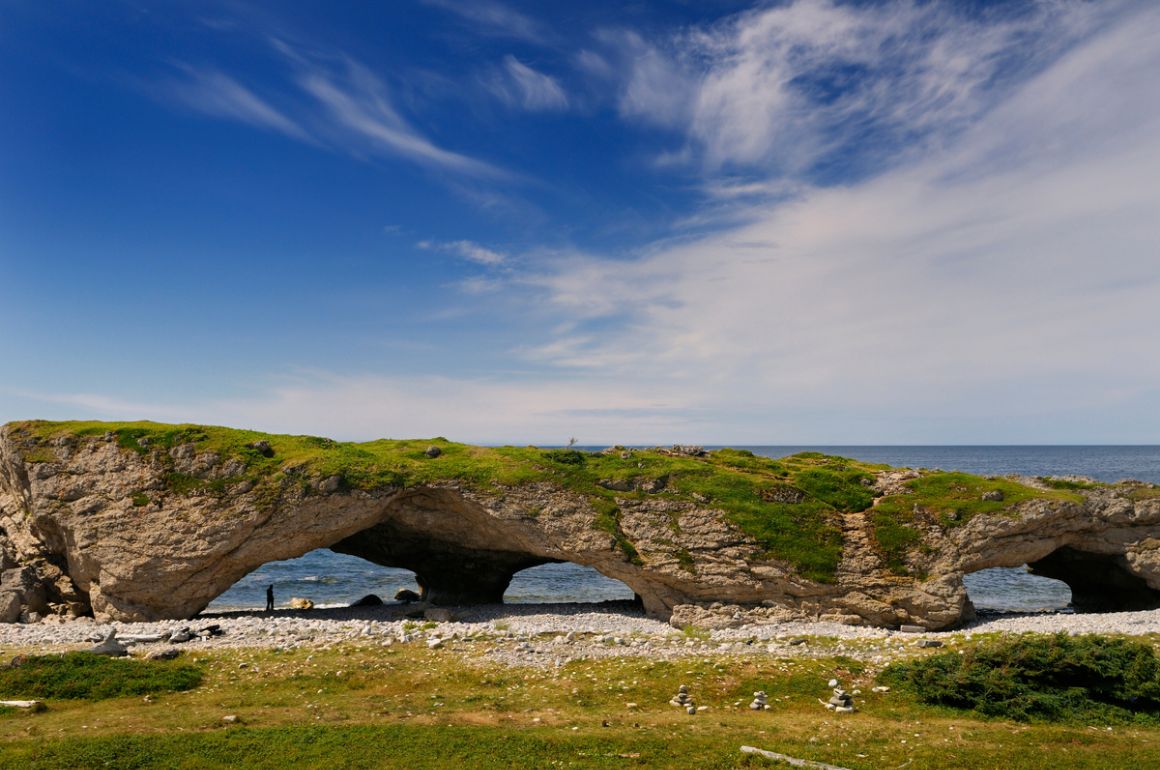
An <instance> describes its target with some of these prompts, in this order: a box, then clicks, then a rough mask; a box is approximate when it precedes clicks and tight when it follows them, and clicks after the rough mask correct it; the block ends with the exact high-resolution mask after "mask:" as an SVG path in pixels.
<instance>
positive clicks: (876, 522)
mask: <svg viewBox="0 0 1160 770" xmlns="http://www.w3.org/2000/svg"><path fill="white" fill-rule="evenodd" d="M905 486H906V488H907V493H906V494H901V495H892V496H890V497H886V498H883V499H881V500H879V502H878V505H876V506H875V507H874V510H873V514H872V515H871V521H872V523H873V526H874V534H875V537H876V538H877V540H878V544H879V547H880V548H881V549H882V552H883V554H884V556H885V558H886V563H887V566H888V567H889V568H890V569H891V570H892V571H894V572H896V573H897V574H907V573H908V572H909V571H910V566H909V563H908V558H907V557H908V556H909V554H910V553H912V552H913V550H914V549H915V547H916V546H918V545H919V543H920V542H921V540H922V532H921V527H923V526H931V527H937V528H940V529H943V530H948V529H952V528H954V527H961V526H962V525H964V524H966V523H967V522H968V521H970V520H971V519H972V518H974V517H975V516H979V515H982V514H986V515H1003V516H1017V515H1018V508H1019V506H1020V505H1021V504H1023V503H1026V502H1028V501H1030V500H1034V499H1047V500H1052V501H1054V502H1058V503H1068V502H1070V503H1077V504H1078V503H1081V502H1082V501H1083V497H1082V496H1081V495H1080V494H1079V493H1078V492H1077V491H1075V490H1073V489H1062V490H1059V489H1053V490H1047V491H1045V490H1041V489H1035V488H1033V487H1029V486H1027V485H1026V484H1020V483H1019V482H1016V481H1012V480H1010V479H997V478H983V477H981V476H972V475H970V474H967V473H957V472H946V471H937V472H932V473H928V474H926V475H923V476H920V477H919V478H916V479H911V480H910V481H907V482H906V483H905ZM988 492H1000V493H1002V499H1001V500H985V499H983V496H984V495H985V494H986V493H988Z"/></svg>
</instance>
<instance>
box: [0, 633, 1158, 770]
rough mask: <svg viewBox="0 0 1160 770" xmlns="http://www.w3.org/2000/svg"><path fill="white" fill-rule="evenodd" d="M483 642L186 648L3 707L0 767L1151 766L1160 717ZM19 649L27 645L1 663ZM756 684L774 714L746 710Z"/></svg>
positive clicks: (752, 659) (855, 667) (841, 671)
mask: <svg viewBox="0 0 1160 770" xmlns="http://www.w3.org/2000/svg"><path fill="white" fill-rule="evenodd" d="M490 644H492V642H490V641H488V640H486V639H480V640H475V641H459V642H455V643H454V645H453V646H452V647H451V648H444V649H439V650H430V649H427V648H426V646H425V645H422V644H410V645H398V644H396V645H393V646H391V647H380V646H369V645H368V646H349V645H348V646H341V647H335V648H332V649H316V650H305V649H300V650H287V651H277V650H219V651H211V652H200V653H198V652H194V653H187V654H186V655H183V656H182V658H180V659H179V660H177V661H174V662H173V663H171V664H166V665H169V666H183V667H188V666H193V667H196V668H197V669H198V670H200V672H201V674H202V676H201V682H200V685H198V686H195V687H194V688H193V689H189V690H185V691H177V692H174V691H168V692H162V691H158V692H155V693H152V694H145V695H141V694H140V690H139V689H138V690H134V692H135V693H136V694H134V695H131V696H114V697H103V699H101V700H92V699H71V700H70V699H64V698H48V699H46V700H47V705H48V708H47V710H45V711H43V712H40V713H26V712H23V711H16V710H9V711H6V712H4V713H2V714H0V768H42V767H43V768H79V767H86V768H87V767H116V768H134V767H167V768H203V767H225V766H233V767H256V768H266V767H269V768H286V767H347V768H446V767H454V766H456V765H462V766H464V767H469V768H506V767H536V768H539V767H596V768H604V767H613V768H634V767H680V768H729V767H773V766H776V765H775V763H772V762H770V761H768V760H764V759H760V758H757V757H749V756H743V755H742V754H741V753H740V752H739V747H740V746H742V745H743V744H748V745H754V746H758V747H760V748H765V749H768V750H771V751H777V752H781V753H784V754H789V755H791V756H795V757H801V758H806V759H812V760H816V761H823V762H829V763H831V764H835V765H839V766H842V767H847V768H851V770H870V769H871V768H873V769H874V770H879V769H880V768H895V767H906V768H910V769H911V770H921V769H922V768H980V769H982V768H986V769H988V770H990V769H991V768H996V767H1003V768H1005V769H1006V770H1020V769H1021V768H1028V769H1030V768H1043V769H1044V770H1047V769H1050V770H1058V769H1059V768H1107V767H1121V768H1139V767H1156V766H1160V727H1154V726H1139V725H1123V724H1116V725H1112V726H1107V725H1103V724H1084V723H1082V722H1079V723H1073V724H1067V725H1062V726H1061V725H1052V724H1043V723H1031V724H1025V723H1017V722H1011V721H1006V720H1001V719H988V718H984V717H980V716H974V715H971V713H972V712H960V711H956V710H952V709H950V708H948V707H943V706H927V705H923V704H921V703H920V702H919V701H918V700H917V699H916V698H915V697H914V696H912V695H910V694H908V693H907V692H905V691H902V690H900V689H898V688H895V689H894V690H892V691H890V692H888V693H873V692H871V687H872V686H873V685H874V683H875V681H876V679H875V677H876V675H877V673H878V672H877V671H875V670H872V669H868V668H866V667H865V666H864V664H862V663H859V662H857V661H855V660H852V659H850V658H845V657H841V656H833V657H823V658H820V659H794V660H780V659H776V658H774V657H772V656H764V655H752V656H747V657H728V656H717V655H711V654H710V655H709V656H707V657H696V658H687V659H683V660H680V661H676V662H659V661H655V660H649V659H642V658H617V659H610V660H604V661H580V662H573V663H569V664H566V665H564V666H562V667H560V668H555V667H549V668H507V667H501V666H499V665H497V664H491V663H488V662H486V661H485V659H484V658H482V656H481V654H482V653H483V652H484V651H485V650H486V649H487V647H488V646H489V645H490ZM823 646H824V645H823ZM16 652H27V651H20V650H13V649H8V650H0V655H3V660H5V661H7V659H8V658H9V657H10V656H11V655H12V654H14V653H16ZM136 665H139V664H136ZM183 670H184V669H183ZM830 677H837V678H838V679H840V680H841V681H842V682H843V684H844V685H845V686H846V687H847V688H848V689H855V688H857V689H860V690H861V691H862V692H861V694H860V695H859V696H857V703H858V706H859V708H860V710H859V711H858V712H857V713H855V714H850V715H835V714H833V713H831V712H828V711H826V710H825V709H824V708H822V706H821V705H820V704H819V703H818V700H817V699H818V698H823V699H824V698H827V697H828V696H829V694H830V693H829V688H828V687H827V680H828V679H829V678H830ZM158 681H160V682H167V681H169V677H168V676H161V677H159V678H158ZM680 684H687V685H689V688H690V692H691V694H692V695H693V697H694V698H695V699H696V701H697V703H698V704H699V705H703V706H708V707H709V708H708V709H707V710H705V711H703V712H701V713H699V714H697V715H696V716H689V715H687V714H685V713H684V712H683V711H681V710H679V709H677V708H674V707H672V706H670V705H668V703H667V701H668V699H669V698H670V697H671V696H672V695H673V694H674V693H675V692H676V691H677V687H678V686H679V685H680ZM158 687H159V688H161V689H164V688H163V687H162V686H161V685H158ZM169 689H170V690H172V687H170V688H169ZM757 689H763V690H765V691H766V692H767V693H769V696H770V704H771V706H772V708H771V709H770V710H769V711H763V712H753V711H750V710H749V709H748V708H746V706H747V704H748V703H749V701H750V700H751V697H752V693H753V691H754V690H757ZM20 696H21V693H19V692H11V691H6V692H3V693H0V697H3V698H16V697H20ZM630 704H635V705H630ZM227 715H234V716H236V717H238V721H237V722H236V723H227V722H225V721H223V717H225V716H227Z"/></svg>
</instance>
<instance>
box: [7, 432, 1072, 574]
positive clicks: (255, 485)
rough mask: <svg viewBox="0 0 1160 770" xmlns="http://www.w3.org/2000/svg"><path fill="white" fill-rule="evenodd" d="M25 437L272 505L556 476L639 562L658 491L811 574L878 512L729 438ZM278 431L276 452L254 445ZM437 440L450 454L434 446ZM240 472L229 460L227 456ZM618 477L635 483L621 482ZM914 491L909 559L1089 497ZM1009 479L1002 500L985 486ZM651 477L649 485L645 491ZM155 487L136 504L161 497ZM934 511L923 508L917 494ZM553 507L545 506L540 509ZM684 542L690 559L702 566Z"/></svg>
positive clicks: (855, 493) (849, 466)
mask: <svg viewBox="0 0 1160 770" xmlns="http://www.w3.org/2000/svg"><path fill="white" fill-rule="evenodd" d="M9 430H10V431H11V433H12V435H13V436H15V437H16V438H17V439H18V440H19V439H23V441H22V445H21V446H22V450H21V451H22V452H23V453H24V455H25V457H35V458H36V459H37V461H39V462H51V461H53V459H55V450H54V445H53V441H54V440H56V439H59V438H62V437H63V438H66V439H67V438H68V437H70V436H71V437H73V438H74V439H75V440H78V441H101V440H111V441H113V442H115V443H116V445H117V446H118V447H120V448H121V450H122V451H125V452H134V453H137V454H140V455H143V456H148V457H149V458H150V460H151V462H152V463H153V464H154V465H155V466H157V467H160V468H162V469H163V473H162V474H161V480H162V481H163V484H164V488H165V490H164V493H162V494H166V493H167V494H172V495H178V496H189V495H213V496H222V495H225V494H227V493H228V492H229V490H230V489H231V487H232V486H233V485H235V484H241V483H246V484H248V485H249V486H250V487H251V488H252V490H253V491H252V493H251V494H252V495H253V496H254V497H255V498H256V499H257V500H259V501H261V502H264V503H265V504H267V505H270V506H273V505H275V504H277V502H278V500H279V499H280V496H282V495H284V494H286V491H287V490H295V491H298V492H300V493H301V494H308V495H309V494H319V492H318V491H317V489H318V485H319V483H320V482H321V481H322V480H324V479H327V478H330V477H338V479H339V480H340V489H341V490H383V489H403V488H408V487H414V486H422V485H426V484H434V483H448V482H451V483H457V484H460V485H463V486H466V487H469V488H473V489H476V490H480V491H483V492H502V490H503V489H505V488H511V487H518V486H521V485H526V484H532V483H548V484H551V485H554V486H556V487H558V488H563V489H567V490H570V491H573V492H576V493H578V494H580V495H582V496H583V497H585V498H587V499H588V501H589V503H590V505H591V508H592V517H593V518H592V526H593V527H594V528H596V529H599V530H601V531H604V532H607V533H608V535H609V538H610V545H612V546H613V547H616V548H618V549H619V550H620V551H621V552H622V553H623V554H624V558H625V559H626V560H628V561H633V562H637V563H641V562H642V561H643V559H644V557H642V555H641V554H640V552H639V550H638V548H637V547H636V545H635V544H634V543H633V542H632V541H631V539H630V538H629V537H628V536H626V535H625V532H624V529H623V528H622V526H621V521H620V517H621V507H622V505H623V504H624V502H625V501H631V500H640V499H644V498H647V497H649V496H650V495H653V494H656V495H661V496H664V497H668V498H674V499H680V500H684V501H687V502H690V503H693V504H696V505H698V506H705V507H711V508H715V509H718V510H720V511H722V513H723V514H724V516H725V518H726V519H727V520H728V521H730V522H731V523H732V524H734V525H735V526H737V527H738V528H739V529H740V530H741V531H743V532H744V533H745V534H747V535H748V536H749V537H751V538H752V539H753V541H754V542H755V543H756V545H757V547H758V549H759V551H758V554H757V557H758V558H766V559H771V560H778V561H782V562H785V563H787V564H788V565H789V566H790V567H792V568H793V569H795V570H796V571H797V572H798V573H799V574H800V575H802V576H803V577H806V578H809V579H811V580H814V581H818V582H832V581H833V580H834V579H835V577H836V570H837V565H838V562H839V560H840V558H841V550H842V534H841V522H842V517H843V514H848V513H852V512H859V511H865V510H867V509H869V508H870V507H871V505H872V504H873V503H874V501H875V493H874V491H873V489H872V488H871V483H872V481H873V479H874V477H875V473H876V472H877V471H880V470H883V469H885V468H886V467H887V466H881V465H872V464H867V463H862V462H858V461H856V460H852V459H849V458H844V457H832V456H828V455H823V454H820V453H818V452H803V453H800V454H797V455H793V456H791V457H785V458H781V459H777V460H774V459H771V458H766V457H759V456H757V455H754V454H753V453H752V452H749V451H746V450H737V449H721V450H718V451H715V452H712V453H709V454H708V455H707V456H705V457H691V456H687V455H680V454H675V453H670V452H666V451H663V450H642V449H634V450H625V449H621V450H618V451H616V452H613V453H609V454H603V453H589V452H581V451H578V450H575V449H540V448H537V447H513V446H505V447H479V446H471V445H467V444H459V443H455V442H452V441H448V440H447V439H445V438H442V437H438V438H433V439H379V440H375V441H368V442H364V443H354V442H344V441H334V440H331V439H327V438H319V437H315V436H286V435H274V434H267V433H260V432H257V431H250V430H237V429H232V428H222V427H214V426H206V425H164V424H160V423H152V422H134V423H107V422H46V421H31V422H24V423H14V424H12V425H11V426H9ZM258 441H264V442H267V443H268V444H269V445H270V447H271V448H272V449H273V454H272V456H270V457H266V456H265V455H264V454H263V453H262V452H261V451H259V450H258V449H255V448H254V447H253V444H255V442H258ZM186 446H191V447H193V448H194V450H196V451H197V452H198V453H201V454H203V455H204V454H205V453H213V454H216V455H217V456H218V458H220V461H221V462H219V463H218V464H217V465H216V466H215V469H213V470H209V471H205V472H199V473H197V474H193V473H190V472H188V470H183V469H182V468H184V467H185V466H180V465H179V463H178V461H177V460H176V459H175V458H174V455H173V451H172V450H174V449H175V448H177V447H186ZM430 446H436V447H438V448H439V449H440V450H441V454H440V455H439V456H438V457H434V458H432V457H428V456H427V454H426V449H427V448H428V447H430ZM227 462H228V463H229V465H228V467H229V468H230V470H229V471H228V472H227V471H225V470H222V469H223V468H225V467H227ZM609 487H620V488H626V489H628V490H629V491H613V490H612V489H610V488H609ZM908 487H909V490H908V494H905V495H896V496H894V497H889V498H885V499H882V500H880V501H879V504H878V505H877V506H875V507H874V509H873V514H872V520H873V524H874V527H875V531H876V534H877V537H878V542H879V545H880V546H881V548H882V550H883V552H884V554H885V555H886V557H887V561H888V563H889V564H890V565H891V566H892V568H894V569H895V571H897V572H901V573H904V572H905V571H906V562H907V555H908V552H909V551H911V550H912V549H914V548H915V547H916V546H918V545H919V540H920V529H919V527H918V526H916V525H918V524H923V523H928V520H929V521H930V522H934V523H937V524H938V525H939V526H944V527H951V526H958V525H959V524H962V523H964V522H965V521H967V520H969V519H970V518H971V517H972V516H975V515H978V514H980V513H988V514H990V513H1008V512H1010V511H1011V510H1012V509H1013V508H1014V506H1016V505H1018V504H1019V503H1020V502H1022V501H1025V500H1029V499H1031V498H1034V497H1040V498H1049V499H1054V500H1071V499H1074V500H1079V499H1080V496H1079V494H1078V493H1077V492H1076V491H1073V490H1070V489H1066V490H1038V489H1032V488H1030V487H1026V486H1023V485H1021V484H1017V483H1015V482H1012V481H1008V480H1003V479H1000V480H990V479H981V478H979V477H975V476H969V475H966V474H957V473H931V474H927V475H925V476H923V477H921V478H919V479H915V480H913V481H911V482H909V483H908ZM992 489H998V490H1000V491H1002V492H1003V493H1004V495H1005V499H1004V501H1003V502H989V501H982V500H981V499H980V497H981V494H982V493H983V492H984V491H988V490H992ZM646 490H647V491H646ZM157 494H158V493H154V492H152V491H151V492H150V494H149V495H148V496H146V495H145V493H144V492H142V493H140V494H139V495H135V496H133V498H132V502H133V504H134V505H145V504H148V503H149V502H161V503H163V500H158V499H157ZM916 504H917V505H918V510H920V511H922V513H921V514H920V515H918V516H916V514H915V510H916V508H915V505H916ZM539 513H540V512H536V514H537V515H539ZM689 556H690V558H692V559H693V560H694V563H693V564H688V563H686V562H687V560H685V559H683V557H681V556H679V555H678V558H679V559H681V565H682V567H684V568H686V569H689V568H690V567H693V568H695V555H694V554H690V555H689Z"/></svg>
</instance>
